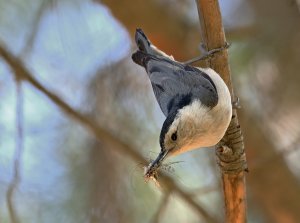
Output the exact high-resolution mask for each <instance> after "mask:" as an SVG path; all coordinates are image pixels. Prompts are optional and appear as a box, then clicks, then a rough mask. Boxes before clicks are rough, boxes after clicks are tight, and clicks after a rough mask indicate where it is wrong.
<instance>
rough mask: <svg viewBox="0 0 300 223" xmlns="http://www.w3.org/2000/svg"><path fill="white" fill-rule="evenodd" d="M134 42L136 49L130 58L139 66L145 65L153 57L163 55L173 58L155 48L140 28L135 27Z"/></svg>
mask: <svg viewBox="0 0 300 223" xmlns="http://www.w3.org/2000/svg"><path fill="white" fill-rule="evenodd" d="M135 42H136V44H137V47H138V51H137V52H135V53H134V54H132V59H133V61H134V62H135V63H137V64H139V65H141V66H144V67H145V63H146V62H147V61H149V59H151V58H154V57H165V58H167V59H170V60H174V58H173V57H172V56H169V55H167V54H165V53H164V52H162V51H161V50H159V49H157V48H156V47H155V46H154V45H153V44H152V43H151V42H150V40H149V39H148V38H147V36H146V35H145V33H144V32H143V30H142V29H140V28H138V29H136V32H135Z"/></svg>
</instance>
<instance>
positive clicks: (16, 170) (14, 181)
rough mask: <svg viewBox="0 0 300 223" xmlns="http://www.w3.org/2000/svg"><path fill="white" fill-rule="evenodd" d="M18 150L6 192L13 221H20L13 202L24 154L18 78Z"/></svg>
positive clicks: (21, 102)
mask: <svg viewBox="0 0 300 223" xmlns="http://www.w3.org/2000/svg"><path fill="white" fill-rule="evenodd" d="M16 95H17V96H16V98H17V100H16V132H17V134H16V150H15V155H14V168H13V171H14V176H13V179H12V181H11V183H10V185H9V186H8V190H7V192H6V203H7V207H8V212H9V216H10V219H11V222H12V223H19V222H20V220H19V217H18V214H17V212H16V210H15V209H16V207H15V205H14V202H13V198H14V194H15V192H16V189H17V188H18V185H19V183H20V180H21V176H20V171H21V170H20V167H21V159H22V154H23V92H22V83H21V81H20V80H18V79H17V80H16Z"/></svg>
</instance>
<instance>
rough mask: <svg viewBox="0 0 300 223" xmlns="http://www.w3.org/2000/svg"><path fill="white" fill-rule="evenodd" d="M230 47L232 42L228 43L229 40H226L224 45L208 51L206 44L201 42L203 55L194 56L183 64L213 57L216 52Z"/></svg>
mask: <svg viewBox="0 0 300 223" xmlns="http://www.w3.org/2000/svg"><path fill="white" fill-rule="evenodd" d="M229 47H230V44H229V43H227V42H225V45H224V46H222V47H219V48H215V49H212V50H209V51H207V50H206V46H205V44H203V43H201V44H200V51H201V52H202V55H201V56H199V57H195V58H193V59H191V60H188V61H186V62H184V63H183V64H185V65H189V64H192V63H195V62H197V61H201V60H206V59H208V58H212V57H213V56H214V55H215V54H216V53H219V52H221V51H223V50H226V49H228V48H229Z"/></svg>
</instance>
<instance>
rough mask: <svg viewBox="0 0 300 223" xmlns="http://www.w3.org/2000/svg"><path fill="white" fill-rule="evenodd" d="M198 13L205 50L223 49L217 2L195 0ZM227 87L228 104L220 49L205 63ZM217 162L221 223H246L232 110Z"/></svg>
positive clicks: (239, 140) (241, 154) (242, 166)
mask: <svg viewBox="0 0 300 223" xmlns="http://www.w3.org/2000/svg"><path fill="white" fill-rule="evenodd" d="M196 2H197V4H198V13H199V20H200V23H201V34H202V41H203V43H204V47H205V48H206V50H207V51H209V50H212V49H215V48H220V47H223V46H225V44H226V39H225V34H224V31H223V24H222V17H221V13H220V7H219V3H218V1H217V0H210V1H208V0H198V1H196ZM207 65H208V66H209V67H211V68H212V69H214V70H215V71H216V72H217V73H219V74H220V76H221V77H222V78H223V80H224V81H225V83H226V84H227V86H228V88H229V90H230V93H231V97H232V99H233V100H232V101H234V98H235V96H234V93H233V88H232V84H231V76H230V68H229V65H228V53H227V50H223V51H222V52H220V53H219V54H217V55H215V56H214V57H213V58H211V59H210V60H209V61H208V64H207ZM216 155H217V161H218V164H219V166H220V169H221V180H222V185H223V194H224V201H225V215H226V220H225V222H228V223H235V222H238V223H242V222H246V186H245V173H244V170H246V168H247V164H246V158H245V151H244V143H243V136H242V133H241V128H240V125H239V122H238V118H237V112H236V109H233V114H232V120H231V123H230V126H229V127H228V130H227V132H226V134H225V136H224V138H223V139H222V140H221V142H220V144H219V145H217V148H216Z"/></svg>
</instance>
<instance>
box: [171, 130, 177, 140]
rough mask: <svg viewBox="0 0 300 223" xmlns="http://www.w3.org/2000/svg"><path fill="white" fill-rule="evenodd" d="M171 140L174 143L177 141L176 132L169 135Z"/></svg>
mask: <svg viewBox="0 0 300 223" xmlns="http://www.w3.org/2000/svg"><path fill="white" fill-rule="evenodd" d="M171 139H172V140H173V141H176V139H177V132H174V133H173V134H172V135H171Z"/></svg>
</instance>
